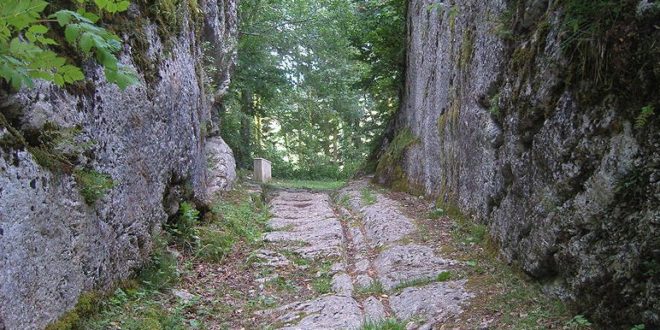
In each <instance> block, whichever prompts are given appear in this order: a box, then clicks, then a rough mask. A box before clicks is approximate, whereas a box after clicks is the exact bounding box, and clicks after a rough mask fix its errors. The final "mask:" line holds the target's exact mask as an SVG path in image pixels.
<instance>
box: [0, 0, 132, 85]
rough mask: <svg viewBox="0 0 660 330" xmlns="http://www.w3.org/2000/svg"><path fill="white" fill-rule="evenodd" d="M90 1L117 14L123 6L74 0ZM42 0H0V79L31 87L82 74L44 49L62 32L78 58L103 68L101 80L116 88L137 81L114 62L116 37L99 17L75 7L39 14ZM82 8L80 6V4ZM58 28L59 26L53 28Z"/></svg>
mask: <svg viewBox="0 0 660 330" xmlns="http://www.w3.org/2000/svg"><path fill="white" fill-rule="evenodd" d="M76 1H77V2H78V3H79V4H80V5H84V4H85V2H93V3H94V4H95V5H96V7H97V8H98V10H99V12H103V11H105V12H108V13H117V12H121V11H125V10H126V9H128V6H129V5H130V2H129V1H127V0H93V1H91V0H76ZM48 5H49V4H48V2H46V1H43V0H2V1H1V2H0V78H2V79H3V80H5V81H7V82H9V83H10V84H11V86H12V87H14V88H15V89H19V88H21V87H24V86H26V87H31V86H33V80H34V79H43V80H47V81H51V82H53V83H55V84H56V85H58V86H63V85H65V84H70V83H73V82H75V81H79V80H82V79H84V78H85V76H84V75H83V73H82V70H81V69H80V68H79V67H77V66H75V65H72V64H68V63H67V61H66V59H65V58H64V57H63V56H61V55H60V54H57V53H56V52H54V51H53V50H51V49H50V47H51V46H54V45H57V44H58V42H57V41H55V40H54V39H53V38H51V37H50V36H52V35H53V34H54V33H58V32H60V31H61V30H63V31H64V37H65V40H66V42H67V43H68V44H69V45H70V46H72V47H74V48H75V49H76V50H78V51H80V52H81V53H82V54H83V55H84V56H93V57H94V58H95V59H96V60H97V61H98V62H99V63H100V64H101V65H102V66H103V68H104V71H105V75H106V79H107V80H108V81H109V82H111V83H115V84H116V85H117V86H119V87H120V88H121V89H125V88H126V87H128V86H129V85H132V84H135V83H137V82H138V79H137V76H136V74H135V72H133V71H132V70H131V69H130V68H128V67H127V66H125V65H122V64H121V63H119V60H118V59H117V57H116V54H117V53H118V52H119V51H120V50H121V46H122V44H121V42H120V39H119V37H117V36H116V35H115V34H113V33H111V32H110V31H107V30H106V29H104V28H101V27H99V26H98V25H96V24H95V23H96V22H97V21H98V20H99V16H98V15H96V14H94V13H91V12H87V11H85V10H84V9H79V10H78V11H76V12H74V11H71V10H66V9H62V10H59V11H56V12H55V13H53V14H52V15H49V16H45V13H44V11H45V9H46V7H48ZM81 7H83V6H81ZM53 26H59V27H60V29H53Z"/></svg>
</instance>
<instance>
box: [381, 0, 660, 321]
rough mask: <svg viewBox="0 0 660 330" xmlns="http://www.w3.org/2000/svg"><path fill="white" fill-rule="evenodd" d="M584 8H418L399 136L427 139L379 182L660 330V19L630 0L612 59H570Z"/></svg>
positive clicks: (554, 279)
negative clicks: (476, 223) (573, 24)
mask: <svg viewBox="0 0 660 330" xmlns="http://www.w3.org/2000/svg"><path fill="white" fill-rule="evenodd" d="M577 2H579V1H572V0H571V1H564V2H557V1H530V0H528V1H522V0H521V1H502V0H499V1H476V0H475V1H472V0H469V1H434V3H437V4H435V5H433V6H431V1H428V0H411V1H410V2H409V13H408V59H407V61H408V65H407V80H406V86H405V97H404V100H403V106H402V108H401V110H400V112H399V114H398V115H397V118H396V119H397V120H396V124H395V131H398V132H399V133H400V134H401V135H404V134H409V133H405V132H412V135H414V137H415V141H412V140H411V139H410V138H408V140H410V141H411V142H410V143H408V144H407V145H406V146H407V148H406V149H405V152H404V154H403V155H402V156H401V157H400V161H399V162H396V161H395V162H391V163H390V164H383V163H381V164H380V165H379V169H380V170H379V171H378V172H379V173H378V174H379V175H378V176H377V180H380V181H381V182H382V183H390V184H393V185H394V186H395V187H405V188H407V189H410V190H418V191H423V192H425V193H427V194H430V195H434V196H437V197H438V198H439V200H440V201H441V202H443V203H448V204H453V205H456V206H458V207H460V209H461V210H462V211H464V212H465V213H469V214H472V215H474V216H475V217H476V218H478V219H480V220H481V221H483V222H485V223H487V224H488V225H489V227H490V229H491V234H492V235H493V237H494V238H495V239H496V240H497V241H498V242H499V244H500V245H501V249H502V253H503V254H504V256H505V257H506V258H507V259H508V260H510V261H511V262H515V263H516V264H519V265H520V267H522V268H523V269H524V270H525V271H526V272H527V273H529V274H530V275H532V276H534V277H536V278H538V279H540V280H541V281H543V282H544V283H546V284H547V286H546V288H547V289H548V290H549V291H550V292H553V293H555V294H558V295H560V296H561V297H563V298H564V299H567V300H569V301H572V302H573V303H575V304H576V306H577V307H578V309H579V310H580V311H581V312H583V313H585V314H587V315H589V317H591V318H593V319H595V320H598V321H599V322H601V323H603V324H610V325H618V326H627V325H633V324H639V323H646V324H647V325H651V326H658V325H659V324H660V314H659V313H658V311H660V301H659V299H658V297H660V278H659V277H660V267H659V265H660V233H659V225H660V200H659V199H660V130H659V129H658V128H659V126H660V121H658V120H657V116H656V117H650V119H649V118H647V120H646V121H644V122H640V109H641V108H643V107H645V106H647V105H653V106H655V108H656V109H657V108H658V106H659V105H660V104H659V100H658V94H657V86H658V81H659V79H658V77H660V68H659V67H658V62H657V56H658V48H657V47H656V48H644V47H645V46H644V45H646V44H653V42H657V41H658V40H659V39H660V32H659V30H658V29H657V26H655V27H654V26H653V24H652V23H651V22H654V21H655V22H657V20H658V15H659V11H658V8H657V6H655V7H654V5H653V4H649V3H647V2H646V1H642V2H641V3H639V4H637V2H636V1H622V2H621V5H620V6H621V7H622V11H623V12H624V13H625V14H624V15H623V16H624V17H626V16H625V15H629V16H634V21H622V22H618V23H615V24H613V26H612V27H609V30H607V33H605V34H604V35H602V36H600V39H597V38H594V40H589V41H590V42H592V43H593V45H592V46H593V48H596V47H601V48H598V49H602V52H601V53H600V55H599V56H597V57H594V58H590V57H588V53H584V52H583V53H573V54H577V55H576V56H575V57H570V56H569V55H570V54H571V53H570V40H567V39H569V37H570V35H567V34H566V30H565V28H564V27H565V25H564V24H565V22H566V21H567V20H568V15H567V14H566V13H567V10H566V8H567V6H570V5H572V4H573V3H577ZM583 2H584V1H583ZM571 10H575V9H574V8H573V9H571ZM580 51H582V50H580ZM644 56H651V57H653V56H655V59H656V60H655V61H651V62H643V61H641V60H640V59H643V58H644ZM580 59H582V60H585V61H584V62H583V63H580V64H576V62H579V60H580ZM592 60H593V61H592ZM601 62H602V63H601ZM603 63H604V64H603ZM594 68H595V70H594ZM604 82H605V83H604ZM656 112H657V111H656ZM399 140H402V139H399ZM393 141H397V139H396V138H395V139H394V140H393ZM394 144H396V142H393V143H392V145H394ZM398 147H399V148H400V147H401V146H400V145H399V146H398ZM390 148H392V147H390ZM388 158H389V159H390V160H391V159H393V157H391V156H390V157H388ZM394 158H396V157H394ZM400 181H404V182H405V184H402V183H401V182H400Z"/></svg>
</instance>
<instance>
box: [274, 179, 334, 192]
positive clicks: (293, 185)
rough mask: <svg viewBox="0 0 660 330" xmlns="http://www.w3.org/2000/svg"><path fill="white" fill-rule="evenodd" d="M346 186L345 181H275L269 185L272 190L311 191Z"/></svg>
mask: <svg viewBox="0 0 660 330" xmlns="http://www.w3.org/2000/svg"><path fill="white" fill-rule="evenodd" d="M344 185H346V182H345V181H336V180H328V181H325V180H273V181H271V182H270V183H268V186H269V187H271V188H277V189H309V190H320V191H325V190H337V189H339V188H341V187H343V186H344Z"/></svg>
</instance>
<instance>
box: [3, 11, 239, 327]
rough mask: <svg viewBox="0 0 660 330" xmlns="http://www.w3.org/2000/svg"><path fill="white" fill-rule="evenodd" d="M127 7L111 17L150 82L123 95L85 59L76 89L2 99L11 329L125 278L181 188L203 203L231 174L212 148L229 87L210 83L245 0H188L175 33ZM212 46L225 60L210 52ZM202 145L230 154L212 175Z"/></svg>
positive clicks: (228, 57) (45, 89)
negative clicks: (215, 119) (217, 105)
mask: <svg viewBox="0 0 660 330" xmlns="http://www.w3.org/2000/svg"><path fill="white" fill-rule="evenodd" d="M124 15H125V16H127V17H124V19H125V20H126V21H127V22H128V23H126V22H124V23H122V24H124V26H123V28H119V27H118V26H119V25H120V23H121V22H120V23H117V24H116V25H113V26H112V27H118V28H117V33H118V34H119V35H120V36H122V37H123V38H124V39H125V41H126V42H125V45H126V46H125V49H124V52H123V55H122V56H121V60H122V61H123V62H124V63H126V64H129V65H133V66H134V67H135V68H136V69H137V70H138V73H140V74H141V76H142V77H143V78H144V79H143V80H142V83H141V85H139V86H132V87H129V88H128V89H127V90H126V91H123V92H122V91H120V90H119V89H118V88H117V87H116V86H114V85H109V84H108V83H106V82H105V80H104V78H103V71H102V70H101V69H99V68H98V67H96V66H95V65H93V64H84V65H83V67H84V69H85V71H86V72H87V76H88V77H90V78H88V80H87V81H86V83H84V84H80V85H77V87H75V88H68V89H66V90H63V89H60V88H56V87H54V86H53V85H50V84H47V83H37V86H36V87H35V88H34V89H31V90H23V91H21V92H19V93H16V94H11V95H3V96H1V97H0V101H1V104H0V110H2V113H1V114H2V116H0V328H3V326H4V328H7V329H41V328H43V327H45V326H46V325H47V324H48V323H50V322H52V321H54V320H56V319H57V318H58V317H59V316H60V315H62V313H64V312H66V311H67V310H68V309H70V308H72V307H73V306H74V305H75V304H76V301H77V298H78V296H79V295H80V294H81V293H82V292H84V291H86V290H90V289H94V288H108V287H110V286H111V285H112V284H113V283H115V282H116V281H118V280H121V279H124V278H126V277H128V276H129V275H130V274H131V272H132V271H133V270H135V269H136V268H137V267H139V266H141V265H142V264H143V263H144V262H145V260H147V258H148V255H149V253H150V250H151V246H152V237H153V235H156V234H158V233H159V231H160V230H161V226H162V224H163V222H164V221H165V220H167V218H168V216H171V215H173V214H174V213H176V212H177V210H178V200H179V199H180V198H181V197H183V196H186V197H187V198H193V199H195V200H197V201H199V202H203V201H205V200H206V199H207V189H209V191H211V192H215V191H217V190H218V189H224V188H227V187H228V186H230V185H231V182H232V180H233V179H234V176H235V169H234V166H235V165H234V163H233V156H232V155H231V150H229V149H228V148H226V145H224V142H223V141H222V139H221V138H220V137H214V138H212V141H213V143H212V146H211V147H207V146H206V141H207V136H208V135H210V133H212V131H213V130H212V127H214V126H215V125H214V124H213V123H212V120H211V112H212V111H211V109H212V105H213V104H214V102H218V101H219V99H220V98H221V96H222V91H218V92H216V91H208V90H207V88H206V86H207V84H205V81H207V79H209V78H214V79H215V80H216V81H218V82H219V84H218V86H221V87H222V86H225V85H226V84H227V82H228V80H229V76H230V69H231V66H232V65H233V61H234V55H233V54H234V51H235V50H234V49H235V48H234V44H235V33H236V3H235V1H234V0H220V1H216V0H199V1H194V3H193V2H189V1H181V2H180V3H179V6H178V8H177V22H176V25H175V26H169V27H168V28H169V29H170V31H172V32H171V33H170V34H166V33H163V21H162V18H161V20H160V21H159V20H158V19H155V18H154V17H149V15H150V14H149V13H148V9H147V8H146V7H140V6H138V5H132V7H131V9H129V11H128V12H127V13H126V14H124ZM156 22H158V23H156ZM170 23H171V24H174V23H172V22H170ZM205 48H208V49H211V51H212V52H213V54H210V55H213V56H214V57H215V58H217V59H218V62H217V63H211V64H209V63H204V62H203V58H204V49H205ZM207 51H208V50H207ZM204 65H216V66H217V70H215V72H217V73H218V74H217V75H218V77H207V76H205V72H204V71H205V70H204ZM222 88H224V87H222ZM222 88H221V89H222ZM205 150H208V151H209V152H210V153H211V155H210V157H209V159H210V160H216V159H222V161H223V164H222V165H221V166H211V167H212V168H211V172H210V173H209V172H208V171H207V166H208V164H207V159H206V155H205ZM218 171H220V172H222V171H225V172H226V173H220V172H218ZM90 180H92V183H91V184H90ZM93 180H97V181H95V183H98V182H99V181H98V180H100V182H105V183H107V185H110V186H111V187H112V188H111V189H104V188H102V187H98V186H95V185H94V184H95V183H94V181H93ZM217 185H219V186H217Z"/></svg>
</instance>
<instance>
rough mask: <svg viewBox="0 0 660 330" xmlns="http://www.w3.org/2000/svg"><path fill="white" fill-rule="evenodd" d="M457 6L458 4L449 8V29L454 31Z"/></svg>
mask: <svg viewBox="0 0 660 330" xmlns="http://www.w3.org/2000/svg"><path fill="white" fill-rule="evenodd" d="M458 13H459V8H458V5H453V6H452V7H451V9H449V30H450V31H451V32H452V33H454V31H456V17H457V16H458Z"/></svg>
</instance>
